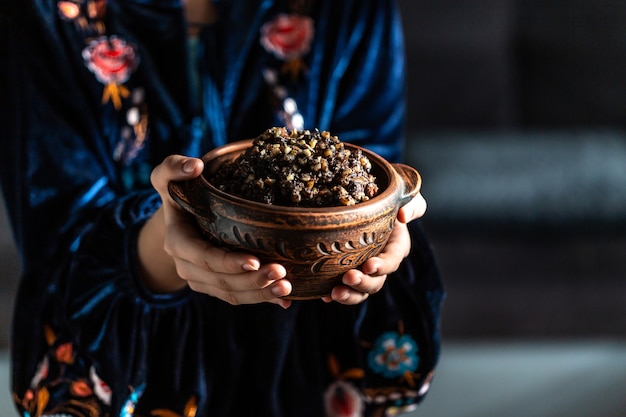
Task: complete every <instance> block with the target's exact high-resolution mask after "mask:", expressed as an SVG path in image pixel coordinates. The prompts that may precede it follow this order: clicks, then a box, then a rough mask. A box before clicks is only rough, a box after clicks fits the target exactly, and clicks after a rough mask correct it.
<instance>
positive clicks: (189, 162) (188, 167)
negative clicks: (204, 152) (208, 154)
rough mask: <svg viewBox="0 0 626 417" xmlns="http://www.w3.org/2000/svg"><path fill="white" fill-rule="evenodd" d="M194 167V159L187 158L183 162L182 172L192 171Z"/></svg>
mask: <svg viewBox="0 0 626 417" xmlns="http://www.w3.org/2000/svg"><path fill="white" fill-rule="evenodd" d="M195 167H196V161H194V160H193V159H188V160H186V161H185V162H184V163H183V172H187V173H190V172H193V170H194V168H195Z"/></svg>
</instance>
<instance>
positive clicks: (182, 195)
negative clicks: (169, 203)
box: [167, 178, 211, 218]
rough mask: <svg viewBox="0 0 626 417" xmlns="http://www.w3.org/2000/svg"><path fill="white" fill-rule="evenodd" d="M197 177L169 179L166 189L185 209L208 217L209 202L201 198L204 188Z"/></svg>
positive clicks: (209, 215)
mask: <svg viewBox="0 0 626 417" xmlns="http://www.w3.org/2000/svg"><path fill="white" fill-rule="evenodd" d="M200 182H201V181H200V180H199V179H198V178H194V179H192V180H186V181H170V182H169V183H168V184H167V190H168V191H169V193H170V196H171V197H172V199H174V201H176V202H177V203H178V204H179V205H180V206H181V207H182V208H183V209H185V210H186V211H188V212H190V213H192V214H194V215H196V216H200V217H204V218H210V217H211V210H210V208H209V202H208V201H205V199H203V198H202V196H203V195H205V193H206V190H205V189H204V188H203V187H202V184H201V183H200Z"/></svg>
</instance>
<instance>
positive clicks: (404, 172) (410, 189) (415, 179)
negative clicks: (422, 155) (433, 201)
mask: <svg viewBox="0 0 626 417" xmlns="http://www.w3.org/2000/svg"><path fill="white" fill-rule="evenodd" d="M391 165H392V166H393V168H394V169H395V170H396V172H397V173H398V175H400V178H401V179H402V183H403V185H404V188H403V190H402V195H401V196H400V201H399V206H400V207H402V206H403V205H405V204H406V203H408V202H409V201H411V199H412V198H413V197H415V196H416V195H417V194H418V193H419V192H420V189H421V188H422V176H421V175H420V173H419V172H418V171H417V170H416V169H415V168H413V167H411V166H408V165H405V164H398V163H394V164H391Z"/></svg>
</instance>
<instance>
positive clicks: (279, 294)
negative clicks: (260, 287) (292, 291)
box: [270, 285, 289, 297]
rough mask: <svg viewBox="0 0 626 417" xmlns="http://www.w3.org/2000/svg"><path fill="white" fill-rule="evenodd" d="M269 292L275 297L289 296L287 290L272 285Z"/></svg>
mask: <svg viewBox="0 0 626 417" xmlns="http://www.w3.org/2000/svg"><path fill="white" fill-rule="evenodd" d="M270 291H271V292H272V294H273V295H275V296H276V297H284V296H285V295H287V294H289V292H288V291H287V288H285V287H283V286H282V285H274V286H272V288H270Z"/></svg>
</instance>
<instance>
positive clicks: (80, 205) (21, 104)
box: [0, 1, 187, 393]
mask: <svg viewBox="0 0 626 417" xmlns="http://www.w3.org/2000/svg"><path fill="white" fill-rule="evenodd" d="M34 3H36V4H34ZM46 7H53V8H56V2H52V1H50V2H48V1H43V2H32V4H31V2H24V4H22V5H20V6H5V5H4V4H3V6H1V7H0V44H1V45H2V46H1V48H3V50H2V52H3V56H5V57H9V59H7V60H5V62H4V63H3V65H2V68H3V69H2V71H3V74H2V75H3V76H2V77H0V79H1V81H0V82H1V83H2V94H3V98H2V100H0V101H1V102H2V108H1V110H2V111H0V128H1V131H2V147H3V149H2V152H0V155H1V156H0V175H1V179H2V191H3V194H4V199H5V201H6V204H7V209H8V213H9V217H10V221H11V225H12V229H13V232H14V235H15V241H16V244H17V247H18V251H19V253H20V255H21V258H22V273H23V277H22V280H21V283H20V288H19V292H18V296H17V301H16V310H15V313H14V314H15V318H14V329H13V332H14V333H13V338H12V343H13V344H12V354H13V364H14V366H15V367H16V369H15V371H14V372H13V375H14V381H13V383H14V387H15V388H14V389H15V392H18V393H23V392H25V391H26V390H27V389H28V387H29V385H31V384H32V380H30V378H31V377H32V376H33V375H36V366H37V364H38V363H40V360H41V358H42V357H44V351H43V350H45V349H46V343H42V340H44V339H46V340H47V342H48V344H50V343H51V341H50V339H51V337H50V330H48V333H46V329H54V332H55V334H56V337H55V338H57V339H58V338H60V335H61V334H63V337H65V338H66V340H71V341H72V342H75V345H76V346H81V348H82V349H84V352H82V353H83V354H84V355H103V356H111V355H118V356H117V357H116V360H114V361H112V360H108V359H109V358H106V359H105V358H102V357H98V360H97V362H99V363H117V364H119V369H117V370H115V369H110V370H105V371H103V372H105V373H106V372H131V371H136V369H135V368H133V367H131V366H130V365H129V366H128V367H126V366H125V365H127V364H129V363H131V362H132V360H133V359H132V352H133V349H132V347H136V348H137V349H142V348H143V347H142V346H141V343H140V341H141V337H140V335H138V336H137V337H136V339H135V341H133V342H132V346H131V340H130V338H131V336H132V334H133V332H135V331H136V330H137V329H139V328H145V327H149V323H150V320H151V319H153V318H154V316H153V313H154V310H152V309H151V308H150V307H151V306H152V305H159V306H160V305H164V304H167V303H172V302H177V300H179V299H181V297H186V296H187V292H185V291H183V292H181V293H177V294H171V295H164V296H153V295H151V294H148V293H147V292H146V291H144V289H143V288H142V286H141V285H140V283H139V280H138V279H136V276H137V275H136V273H135V271H136V255H135V254H136V236H137V232H138V230H139V228H140V226H141V225H142V224H143V222H144V221H145V220H146V219H147V218H149V217H150V216H151V215H152V214H153V213H154V211H155V210H156V209H157V208H158V207H159V204H160V198H159V196H158V194H157V193H156V192H154V191H153V190H152V189H150V188H146V189H143V190H139V191H132V192H128V191H125V188H124V187H123V186H122V180H121V178H120V174H119V170H118V168H117V167H116V166H115V164H114V163H113V160H112V158H111V156H110V155H111V154H112V149H111V148H112V146H111V144H110V141H109V140H108V139H107V137H106V130H107V128H106V126H105V127H103V126H101V124H102V123H103V122H102V120H101V117H100V116H101V112H102V107H101V102H100V96H101V94H102V92H101V91H102V90H101V85H100V90H99V91H96V89H95V88H94V87H93V85H94V82H93V77H92V75H91V74H90V73H88V72H87V71H85V68H84V65H83V62H82V57H81V54H80V49H78V50H74V49H72V48H74V46H73V42H72V41H71V39H70V38H69V34H68V33H66V32H64V31H63V30H61V29H59V28H57V27H55V25H57V24H58V20H56V19H55V18H53V17H51V16H56V9H51V10H46ZM68 39H70V40H68ZM83 46H84V43H83ZM5 48H6V50H5ZM4 71H6V73H4ZM96 87H97V85H96ZM157 310H158V309H157ZM157 314H158V313H157ZM122 324H124V325H122ZM138 326H140V327H138ZM105 335H106V336H105ZM72 338H77V339H80V340H72ZM112 338H118V340H116V341H112V340H109V339H112ZM59 340H60V339H59ZM120 340H121V342H120ZM108 346H126V347H128V349H127V350H126V351H125V352H124V354H123V355H122V354H121V353H120V352H119V351H116V350H115V349H109V348H108ZM22 368H28V369H22ZM105 376H106V377H107V380H110V381H119V383H120V384H121V385H122V386H123V389H122V390H125V389H126V386H127V384H129V383H130V379H132V378H129V377H128V375H117V374H115V375H105Z"/></svg>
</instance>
